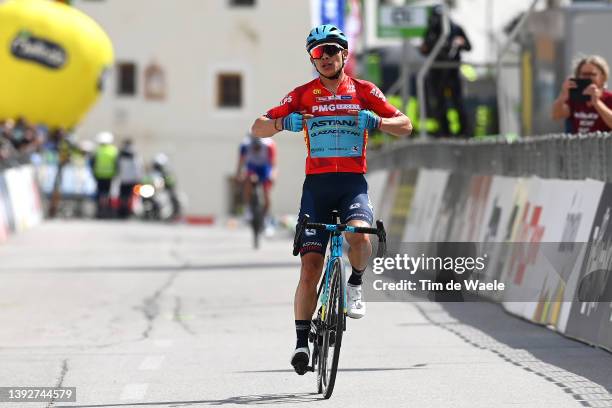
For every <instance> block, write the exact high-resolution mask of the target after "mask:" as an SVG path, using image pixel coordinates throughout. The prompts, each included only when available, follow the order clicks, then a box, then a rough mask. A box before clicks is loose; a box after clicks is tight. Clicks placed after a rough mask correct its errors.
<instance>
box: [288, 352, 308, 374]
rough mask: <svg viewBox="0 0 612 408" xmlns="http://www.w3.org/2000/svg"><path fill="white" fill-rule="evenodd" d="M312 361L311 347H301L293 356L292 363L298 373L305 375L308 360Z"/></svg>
mask: <svg viewBox="0 0 612 408" xmlns="http://www.w3.org/2000/svg"><path fill="white" fill-rule="evenodd" d="M309 361H310V349H309V348H308V347H300V348H297V349H295V351H294V352H293V357H292V358H291V365H292V366H293V369H294V370H295V372H296V373H298V374H299V375H304V374H306V373H307V372H308V362H309Z"/></svg>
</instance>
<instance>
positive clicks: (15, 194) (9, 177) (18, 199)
mask: <svg viewBox="0 0 612 408" xmlns="http://www.w3.org/2000/svg"><path fill="white" fill-rule="evenodd" d="M4 176H5V180H6V187H7V190H8V195H9V201H10V203H11V206H12V208H13V216H14V220H15V232H20V231H23V230H25V228H26V226H27V211H26V210H25V207H24V206H23V204H22V203H23V202H25V201H27V197H24V189H23V179H22V175H21V172H20V171H19V169H18V168H11V169H7V170H6V171H5V172H4Z"/></svg>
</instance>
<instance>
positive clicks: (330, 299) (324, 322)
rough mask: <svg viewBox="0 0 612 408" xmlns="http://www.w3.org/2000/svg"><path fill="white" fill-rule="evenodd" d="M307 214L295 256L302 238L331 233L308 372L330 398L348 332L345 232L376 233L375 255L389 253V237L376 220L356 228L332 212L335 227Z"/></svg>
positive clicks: (295, 243) (300, 227)
mask: <svg viewBox="0 0 612 408" xmlns="http://www.w3.org/2000/svg"><path fill="white" fill-rule="evenodd" d="M309 220H310V217H309V216H308V215H305V216H304V217H302V219H301V220H300V221H299V223H298V225H297V228H296V232H295V238H294V241H293V255H294V256H297V254H298V253H299V250H300V247H301V242H302V237H303V235H304V234H305V233H306V234H309V233H312V232H314V231H313V230H323V231H329V232H330V233H331V237H330V244H329V255H328V257H327V261H326V263H325V264H326V267H325V273H324V274H323V277H322V278H321V282H320V283H319V288H318V290H317V298H318V303H319V307H318V310H317V312H316V314H315V316H314V317H313V319H312V322H311V327H310V333H309V335H308V340H309V341H310V342H311V343H313V349H312V356H311V365H310V366H309V367H308V370H309V371H312V372H315V371H316V373H317V390H318V392H319V393H320V394H323V397H324V398H325V399H328V398H329V397H331V395H332V392H333V390H334V384H335V382H336V373H337V372H338V360H339V358H340V346H341V345H342V334H343V332H344V331H345V330H346V312H347V297H346V284H345V282H346V280H345V273H344V260H343V258H342V242H343V238H342V233H343V232H354V233H361V234H373V235H376V236H377V237H378V249H377V253H376V256H377V257H382V256H384V255H385V253H386V245H387V237H386V232H385V227H384V225H383V222H382V221H380V220H378V221H376V228H370V227H353V226H350V225H346V224H340V222H339V217H338V211H336V210H334V211H332V224H320V223H311V222H309Z"/></svg>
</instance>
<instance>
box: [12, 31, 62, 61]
mask: <svg viewBox="0 0 612 408" xmlns="http://www.w3.org/2000/svg"><path fill="white" fill-rule="evenodd" d="M11 53H12V54H13V56H14V57H15V58H18V59H22V60H26V61H32V62H36V63H38V64H41V65H44V66H45V67H47V68H53V69H59V68H61V67H62V66H63V65H64V64H65V63H66V59H67V56H66V51H65V50H64V48H62V46H61V45H59V44H57V43H54V42H52V41H50V40H47V39H44V38H40V37H35V36H34V35H32V33H30V32H29V31H25V30H24V31H21V32H19V34H17V37H15V39H14V40H13V42H12V43H11Z"/></svg>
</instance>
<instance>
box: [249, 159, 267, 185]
mask: <svg viewBox="0 0 612 408" xmlns="http://www.w3.org/2000/svg"><path fill="white" fill-rule="evenodd" d="M246 168H247V173H248V174H256V175H257V178H258V179H259V182H260V183H267V182H269V181H270V178H271V176H272V166H271V165H269V164H263V165H256V164H252V163H247V165H246Z"/></svg>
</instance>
